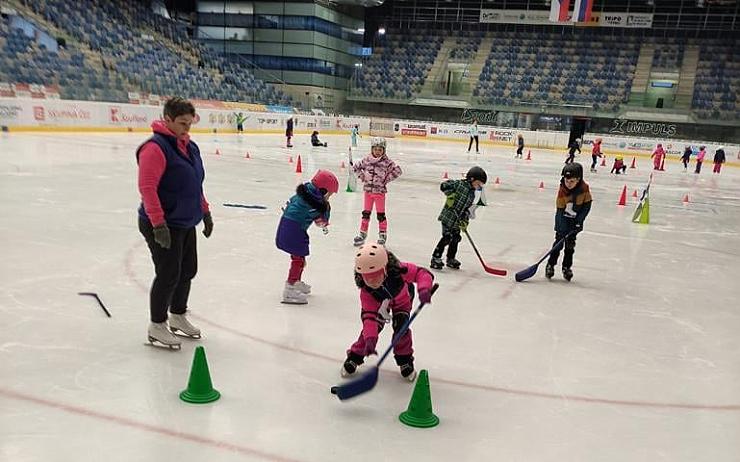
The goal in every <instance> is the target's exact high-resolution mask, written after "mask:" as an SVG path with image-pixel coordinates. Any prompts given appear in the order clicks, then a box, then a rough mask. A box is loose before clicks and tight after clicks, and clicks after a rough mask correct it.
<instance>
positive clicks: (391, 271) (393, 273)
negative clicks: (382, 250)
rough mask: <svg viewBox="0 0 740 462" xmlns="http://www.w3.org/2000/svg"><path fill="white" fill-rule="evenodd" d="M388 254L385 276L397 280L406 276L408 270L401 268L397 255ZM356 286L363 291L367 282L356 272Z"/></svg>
mask: <svg viewBox="0 0 740 462" xmlns="http://www.w3.org/2000/svg"><path fill="white" fill-rule="evenodd" d="M386 252H388V264H387V265H385V274H386V277H389V278H396V277H399V276H401V275H402V274H405V273H406V272H407V271H408V270H407V269H406V268H403V267H401V262H400V261H399V260H398V258H396V256H395V255H393V253H392V252H390V251H386ZM355 284H357V287H359V288H360V289H362V288H363V287H366V286H365V281H363V280H362V275H361V274H360V273H358V272H357V271H355Z"/></svg>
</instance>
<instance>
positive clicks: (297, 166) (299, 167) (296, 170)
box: [295, 154, 303, 173]
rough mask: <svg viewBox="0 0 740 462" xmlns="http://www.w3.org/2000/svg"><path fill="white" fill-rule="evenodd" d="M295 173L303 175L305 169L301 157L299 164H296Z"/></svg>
mask: <svg viewBox="0 0 740 462" xmlns="http://www.w3.org/2000/svg"><path fill="white" fill-rule="evenodd" d="M295 172H296V173H303V167H302V166H301V155H300V154H299V155H298V162H296V164H295Z"/></svg>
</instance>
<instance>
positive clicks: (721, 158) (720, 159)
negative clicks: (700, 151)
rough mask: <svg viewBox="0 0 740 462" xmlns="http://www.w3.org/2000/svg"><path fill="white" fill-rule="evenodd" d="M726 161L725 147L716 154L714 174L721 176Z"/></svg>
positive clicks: (718, 149)
mask: <svg viewBox="0 0 740 462" xmlns="http://www.w3.org/2000/svg"><path fill="white" fill-rule="evenodd" d="M725 160H726V156H725V148H724V147H723V146H720V147H719V148H717V150H716V151H715V152H714V169H713V170H712V173H716V174H717V175H719V172H720V170H722V164H724V163H725Z"/></svg>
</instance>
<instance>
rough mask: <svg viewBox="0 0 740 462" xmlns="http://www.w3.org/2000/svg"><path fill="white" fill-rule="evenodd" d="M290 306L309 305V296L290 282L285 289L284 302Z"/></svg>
mask: <svg viewBox="0 0 740 462" xmlns="http://www.w3.org/2000/svg"><path fill="white" fill-rule="evenodd" d="M281 303H286V304H288V305H305V304H307V303H308V295H306V294H305V293H303V292H301V290H300V288H298V287H296V285H295V284H291V283H289V282H286V283H285V288H284V289H283V301H282V302H281Z"/></svg>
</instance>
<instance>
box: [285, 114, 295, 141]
mask: <svg viewBox="0 0 740 462" xmlns="http://www.w3.org/2000/svg"><path fill="white" fill-rule="evenodd" d="M292 138H293V118H292V117H291V118H290V119H288V120H287V121H286V122H285V139H286V141H285V147H286V148H292V147H293V145H292V144H291V143H290V140H291V139H292Z"/></svg>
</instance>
